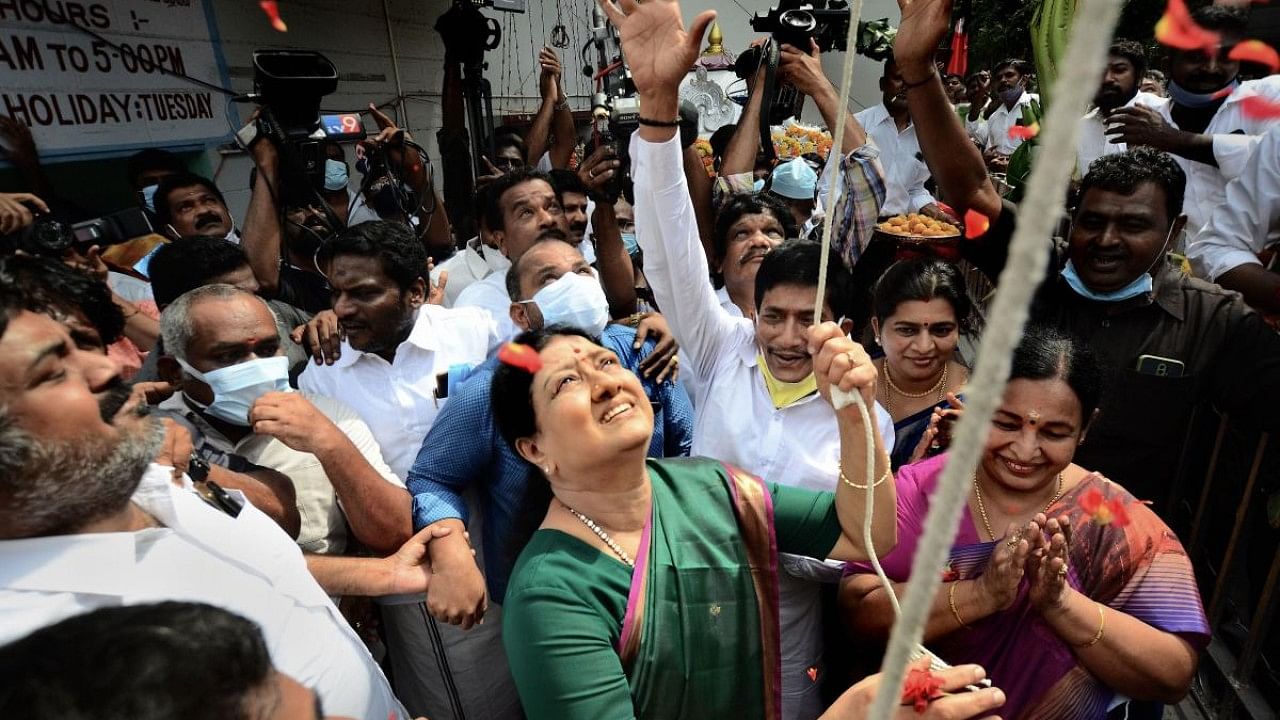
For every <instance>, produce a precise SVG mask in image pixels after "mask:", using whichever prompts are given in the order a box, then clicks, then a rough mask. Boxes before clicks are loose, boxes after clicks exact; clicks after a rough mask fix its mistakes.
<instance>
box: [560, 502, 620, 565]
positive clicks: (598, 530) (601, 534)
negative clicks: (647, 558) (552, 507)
mask: <svg viewBox="0 0 1280 720" xmlns="http://www.w3.org/2000/svg"><path fill="white" fill-rule="evenodd" d="M564 509H565V510H568V511H569V513H570V514H571V515H573V516H574V517H576V518H578V519H579V520H581V521H582V524H583V525H586V526H587V528H589V529H590V530H591V532H593V533H595V534H596V537H598V538H600V539H601V540H603V541H604V544H605V545H608V546H609V549H610V550H612V551H613V554H614V555H617V556H618V558H619V559H620V560H622V562H624V563H626V564H627V566H628V567H635V566H636V561H635V560H632V559H631V556H630V555H628V554H627V552H626V551H625V550H623V549H622V546H621V545H618V543H617V542H615V541H614V539H613V538H611V537H609V533H607V532H605V531H604V528H602V527H600V526H599V525H597V524H596V523H595V521H593V520H592V519H591V518H589V517H587V516H586V515H583V514H582V513H580V512H578V511H577V510H574V509H573V508H571V507H569V506H568V505H565V506H564Z"/></svg>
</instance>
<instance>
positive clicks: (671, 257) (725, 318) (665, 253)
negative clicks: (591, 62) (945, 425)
mask: <svg viewBox="0 0 1280 720" xmlns="http://www.w3.org/2000/svg"><path fill="white" fill-rule="evenodd" d="M627 5H628V7H629V8H630V9H631V12H630V14H629V15H624V14H623V13H622V11H621V10H620V9H619V8H618V7H617V6H616V5H614V4H613V3H612V2H609V1H608V0H605V1H604V2H602V7H604V9H605V12H606V13H607V14H608V15H609V20H610V22H612V23H613V25H614V26H615V27H617V28H618V29H619V32H620V34H621V36H622V38H623V53H624V54H625V55H626V57H627V60H628V62H629V64H630V66H631V75H632V78H633V79H634V80H635V84H636V90H637V91H638V93H639V96H640V107H642V108H644V116H645V117H646V118H652V119H654V120H659V121H664V122H670V121H674V120H675V119H676V117H677V115H678V106H679V86H680V80H681V78H683V77H684V76H685V74H686V72H687V71H688V69H689V67H690V66H691V65H692V64H693V61H694V59H695V58H696V57H697V54H698V47H699V43H700V41H701V39H702V35H703V33H705V32H706V29H707V26H708V25H709V24H710V23H711V20H712V18H714V17H715V13H714V12H711V11H707V12H704V13H702V14H701V15H699V16H698V17H697V19H696V20H695V21H694V24H693V27H692V29H691V30H690V31H689V32H685V30H684V23H683V22H682V21H681V19H680V8H679V6H678V5H676V4H675V3H672V2H667V1H661V2H654V3H644V4H642V5H638V6H637V5H634V4H633V3H631V2H628V3H627ZM631 158H632V176H633V179H634V181H635V212H636V240H637V241H638V242H639V243H640V247H641V249H642V250H644V258H645V260H644V263H645V277H646V278H647V279H648V280H649V285H650V287H652V288H653V293H654V297H655V298H656V299H657V301H658V306H659V307H661V308H662V310H663V316H664V317H665V318H666V320H667V323H668V324H669V325H670V326H671V330H672V332H673V333H674V334H675V336H676V340H677V341H678V342H679V343H680V346H681V347H682V348H684V349H685V352H686V353H687V354H688V356H689V359H690V360H692V362H693V364H694V366H695V371H697V372H699V373H700V374H702V375H703V376H704V377H705V372H706V370H707V369H709V368H710V366H711V364H712V363H713V362H714V361H715V360H716V359H717V356H718V351H719V349H720V348H721V346H722V345H723V343H724V342H725V341H726V339H727V336H728V335H730V334H731V333H732V328H733V326H734V325H735V320H734V319H733V318H731V317H730V316H729V315H728V313H726V312H725V311H724V310H723V309H722V308H721V307H720V304H719V303H718V302H717V300H716V295H715V291H714V290H713V289H712V288H711V283H710V281H709V274H710V270H709V266H708V264H707V258H706V255H705V253H704V252H703V251H702V242H701V239H700V238H699V236H698V225H697V219H696V218H695V216H694V211H693V203H692V201H691V200H690V199H689V187H688V184H687V183H686V181H685V178H684V171H683V166H684V162H683V159H682V155H681V150H680V138H679V136H678V135H677V133H676V128H675V127H665V126H658V125H645V124H641V126H640V129H639V130H638V131H636V133H635V135H634V136H633V137H632V140H631Z"/></svg>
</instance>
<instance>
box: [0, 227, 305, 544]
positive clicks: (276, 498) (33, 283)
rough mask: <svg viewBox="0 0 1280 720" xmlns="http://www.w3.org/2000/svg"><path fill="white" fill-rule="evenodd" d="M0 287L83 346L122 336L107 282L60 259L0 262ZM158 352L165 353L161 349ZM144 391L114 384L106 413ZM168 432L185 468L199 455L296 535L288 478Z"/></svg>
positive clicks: (213, 475)
mask: <svg viewBox="0 0 1280 720" xmlns="http://www.w3.org/2000/svg"><path fill="white" fill-rule="evenodd" d="M212 241H213V242H217V243H219V244H221V245H223V246H226V247H228V248H230V249H233V250H238V249H239V248H237V247H236V246H234V245H230V244H228V243H227V242H225V241H223V240H212ZM165 247H171V246H165ZM0 285H3V286H4V287H7V288H9V289H10V290H11V291H13V292H15V293H18V294H20V296H21V297H22V298H24V306H25V307H26V309H27V310H30V311H32V312H38V313H41V314H43V315H48V316H49V317H52V318H53V319H54V320H57V321H58V322H59V323H61V324H62V326H63V327H64V328H65V329H66V331H67V332H68V333H69V334H70V335H71V339H72V341H74V342H75V344H76V347H78V348H80V349H81V350H84V351H86V352H97V353H100V354H102V355H108V347H109V346H110V345H111V344H112V343H113V342H115V341H116V340H117V339H119V338H120V336H121V332H122V328H123V327H124V316H123V314H122V312H121V310H120V307H119V306H118V305H116V304H115V303H113V302H111V293H110V290H108V288H107V286H106V285H105V284H104V283H102V282H101V281H100V280H98V279H97V278H95V277H93V276H91V275H88V274H86V273H84V272H81V271H79V270H75V269H72V268H70V267H68V266H66V265H64V264H63V263H61V262H58V261H56V260H53V259H51V258H43V257H38V256H30V255H11V256H9V257H6V258H4V259H3V260H0ZM155 352H156V353H163V351H162V350H156V351H155ZM142 390H143V386H141V385H139V386H134V387H132V388H131V387H130V386H129V385H127V384H125V383H119V384H117V385H116V386H114V387H112V388H111V389H110V390H109V391H107V392H106V393H104V395H103V400H102V403H101V406H102V413H103V417H104V418H110V417H112V416H114V415H115V413H116V411H117V410H119V409H120V407H121V406H123V405H124V404H125V402H126V401H128V400H129V399H130V397H131V396H132V395H133V394H135V392H136V393H137V394H141V391H142ZM165 431H166V433H167V435H168V439H167V445H170V446H181V447H183V448H185V449H184V450H183V453H184V454H182V455H181V456H180V457H178V458H176V461H177V462H178V464H179V465H180V466H181V467H183V468H188V469H189V463H190V461H189V460H188V456H197V455H198V456H199V460H203V461H204V462H205V463H206V466H205V467H202V468H200V470H201V471H202V472H203V471H207V472H208V479H209V480H212V481H214V482H216V483H217V484H218V485H220V486H222V487H224V488H226V489H229V490H239V491H241V492H243V493H244V494H245V497H246V499H248V500H249V501H250V502H252V503H253V504H254V506H255V507H257V508H258V509H259V510H261V511H262V512H263V513H264V514H266V515H267V517H269V518H271V519H272V520H274V521H275V522H276V524H278V525H279V526H280V527H281V528H282V529H284V531H285V532H287V533H289V534H291V535H295V534H297V532H298V522H299V518H298V510H297V508H296V507H295V503H294V498H295V493H294V488H293V484H292V482H291V480H290V478H289V477H287V476H286V475H283V474H281V473H279V472H276V471H275V470H269V469H267V468H265V467H262V466H259V465H254V464H253V463H251V462H249V461H248V460H246V459H245V458H243V457H241V456H238V455H234V454H231V453H217V454H216V455H215V454H209V453H204V452H201V449H200V448H199V447H194V446H193V444H194V443H193V438H192V437H191V435H190V433H188V431H187V429H185V428H183V427H181V426H179V425H175V424H174V423H173V422H166V423H165ZM196 464H197V465H199V461H198V460H197V461H196ZM192 472H194V471H192Z"/></svg>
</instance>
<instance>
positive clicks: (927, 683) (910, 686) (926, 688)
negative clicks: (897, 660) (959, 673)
mask: <svg viewBox="0 0 1280 720" xmlns="http://www.w3.org/2000/svg"><path fill="white" fill-rule="evenodd" d="M940 689H942V680H941V679H939V678H937V677H935V676H934V674H933V673H931V672H929V671H928V670H920V669H917V668H912V669H911V671H910V672H908V673H907V680H906V683H905V684H904V685H903V687H902V704H903V705H910V706H912V707H914V708H915V711H916V712H918V713H923V712H924V711H925V710H927V709H928V708H929V701H930V700H932V699H933V697H934V695H935V694H937V692H938V691H939V690H940Z"/></svg>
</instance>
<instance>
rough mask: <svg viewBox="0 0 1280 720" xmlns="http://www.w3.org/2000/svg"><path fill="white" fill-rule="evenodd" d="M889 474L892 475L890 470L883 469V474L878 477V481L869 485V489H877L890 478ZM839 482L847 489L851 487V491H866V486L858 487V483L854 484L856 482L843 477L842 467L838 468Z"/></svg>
mask: <svg viewBox="0 0 1280 720" xmlns="http://www.w3.org/2000/svg"><path fill="white" fill-rule="evenodd" d="M891 474H893V473H892V470H891V469H890V468H885V469H884V474H883V475H881V476H880V479H879V480H877V481H875V482H874V483H872V484H871V487H872V488H873V489H874V488H878V487H880V484H881V483H883V482H884V481H885V480H888V479H889V476H890V475H891ZM840 482H842V483H844V484H845V485H848V486H849V487H851V488H853V489H855V490H866V489H867V486H866V485H859V484H858V483H856V482H854V481H852V480H850V479H849V478H847V477H845V474H844V468H843V467H840Z"/></svg>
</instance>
